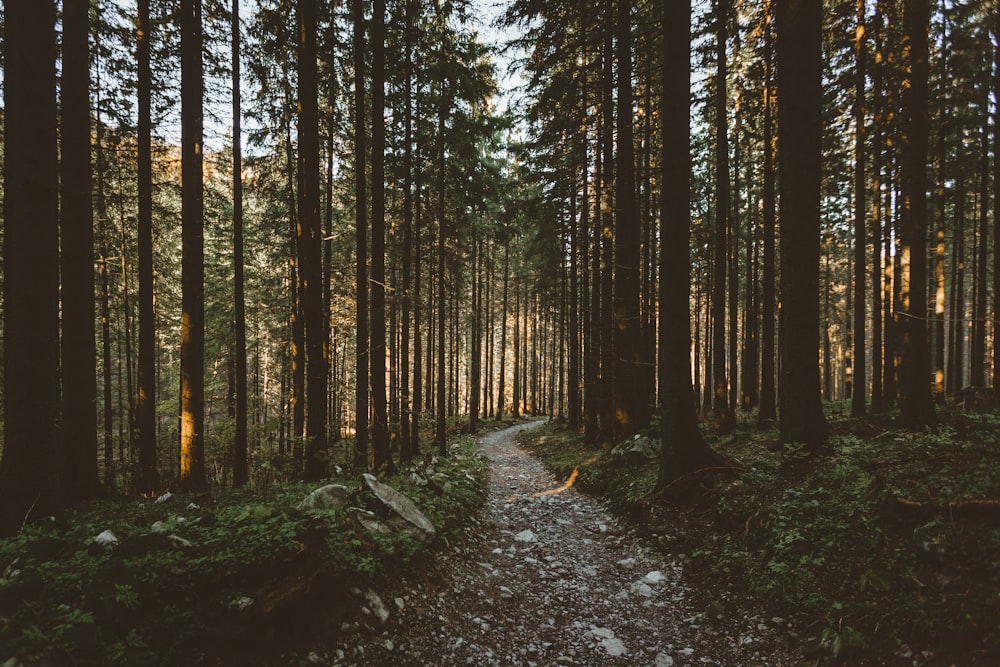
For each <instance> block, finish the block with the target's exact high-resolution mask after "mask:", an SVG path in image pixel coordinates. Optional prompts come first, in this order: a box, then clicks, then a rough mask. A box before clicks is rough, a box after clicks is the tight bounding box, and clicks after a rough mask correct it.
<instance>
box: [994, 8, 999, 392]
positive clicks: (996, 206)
mask: <svg viewBox="0 0 1000 667" xmlns="http://www.w3.org/2000/svg"><path fill="white" fill-rule="evenodd" d="M993 43H994V44H995V47H994V51H993V99H995V100H1000V12H998V11H994V12H993ZM993 401H994V402H995V403H996V404H997V405H998V406H1000V104H995V105H994V107H993Z"/></svg>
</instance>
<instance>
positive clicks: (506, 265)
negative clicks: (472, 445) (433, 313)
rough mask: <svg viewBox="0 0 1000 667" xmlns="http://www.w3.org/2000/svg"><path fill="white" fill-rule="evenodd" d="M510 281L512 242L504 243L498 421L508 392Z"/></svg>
mask: <svg viewBox="0 0 1000 667" xmlns="http://www.w3.org/2000/svg"><path fill="white" fill-rule="evenodd" d="M509 283H510V243H504V244H503V297H502V298H501V304H500V310H501V315H500V354H499V357H500V364H499V366H500V384H499V386H498V387H497V421H501V420H503V414H504V397H505V394H506V392H507V387H506V384H507V304H508V303H509V298H508V296H509V291H508V290H509V286H510V285H509Z"/></svg>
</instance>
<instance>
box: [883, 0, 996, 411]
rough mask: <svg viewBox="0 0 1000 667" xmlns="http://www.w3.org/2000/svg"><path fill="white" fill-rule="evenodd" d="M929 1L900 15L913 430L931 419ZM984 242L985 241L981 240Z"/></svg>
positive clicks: (907, 359)
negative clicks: (928, 205) (928, 339)
mask: <svg viewBox="0 0 1000 667" xmlns="http://www.w3.org/2000/svg"><path fill="white" fill-rule="evenodd" d="M929 17H930V7H929V3H928V0H912V1H911V2H909V3H908V4H907V5H906V6H905V8H904V13H903V28H904V31H905V33H906V36H905V40H906V42H907V45H906V48H904V54H907V55H908V58H907V62H905V63H904V65H905V68H904V70H905V71H906V73H907V74H906V76H907V79H908V80H904V82H903V141H902V157H901V160H902V164H901V169H902V173H901V180H902V195H903V204H902V221H901V222H902V224H901V225H900V240H901V244H902V263H903V265H902V268H903V280H902V287H901V294H902V304H903V313H904V315H905V317H904V318H903V323H902V348H903V349H902V352H903V357H902V368H901V376H902V381H903V382H902V384H903V406H902V417H903V422H904V423H905V424H906V426H907V427H909V428H911V429H918V428H923V427H924V426H928V425H930V424H933V423H934V422H935V414H934V402H933V398H932V397H931V385H930V363H929V357H928V353H927V318H926V312H927V135H928V117H927V52H928V46H927V30H928V28H927V26H928V22H929V20H930V18H929ZM984 241H985V239H984Z"/></svg>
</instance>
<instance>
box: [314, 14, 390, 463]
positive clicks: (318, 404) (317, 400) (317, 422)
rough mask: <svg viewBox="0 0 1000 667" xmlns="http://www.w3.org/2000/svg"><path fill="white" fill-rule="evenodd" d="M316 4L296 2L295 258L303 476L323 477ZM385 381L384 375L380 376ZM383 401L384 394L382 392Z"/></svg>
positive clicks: (323, 339) (323, 335) (323, 365)
mask: <svg viewBox="0 0 1000 667" xmlns="http://www.w3.org/2000/svg"><path fill="white" fill-rule="evenodd" d="M316 10H317V6H316V0H298V19H299V31H298V32H299V40H300V41H299V44H298V47H299V53H298V55H299V58H298V64H299V119H298V120H299V125H298V135H299V225H298V229H299V248H300V250H301V251H300V253H299V257H300V258H301V259H302V286H303V289H304V291H305V294H304V295H303V306H304V308H303V310H304V313H305V326H306V400H307V401H308V404H307V406H306V415H307V416H306V419H307V424H306V432H307V440H306V443H305V448H304V457H303V477H304V478H305V479H307V480H318V479H321V478H323V477H325V476H326V472H327V463H326V457H325V456H324V454H325V452H326V449H327V443H326V399H327V384H326V377H327V371H328V368H327V357H326V347H327V346H326V326H325V325H324V323H323V320H324V317H325V316H324V313H323V259H322V251H323V230H322V224H321V221H320V213H319V195H320V187H319V186H320V176H319V98H318V95H319V84H318V80H317V71H316V70H317V68H316V31H317V17H316ZM383 377H384V376H383ZM383 398H384V392H383Z"/></svg>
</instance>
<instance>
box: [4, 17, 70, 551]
mask: <svg viewBox="0 0 1000 667" xmlns="http://www.w3.org/2000/svg"><path fill="white" fill-rule="evenodd" d="M55 22H56V7H55V3H53V2H47V1H43V2H40V1H39V0H6V2H4V100H5V108H4V235H3V243H4V248H3V250H4V253H3V256H4V262H3V270H4V281H3V288H4V301H3V308H4V341H3V342H4V345H3V349H4V373H3V382H4V392H3V400H4V424H3V427H4V449H3V458H2V460H0V536H9V535H13V534H14V533H16V532H17V531H18V530H20V528H21V526H22V525H24V524H25V523H26V522H28V521H31V520H33V519H35V518H37V517H44V516H51V515H59V514H60V512H61V505H62V501H61V497H60V489H59V450H60V434H59V427H58V424H59V407H60V406H59V220H58V214H57V209H58V165H57V158H56V70H55V60H56V37H55Z"/></svg>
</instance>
